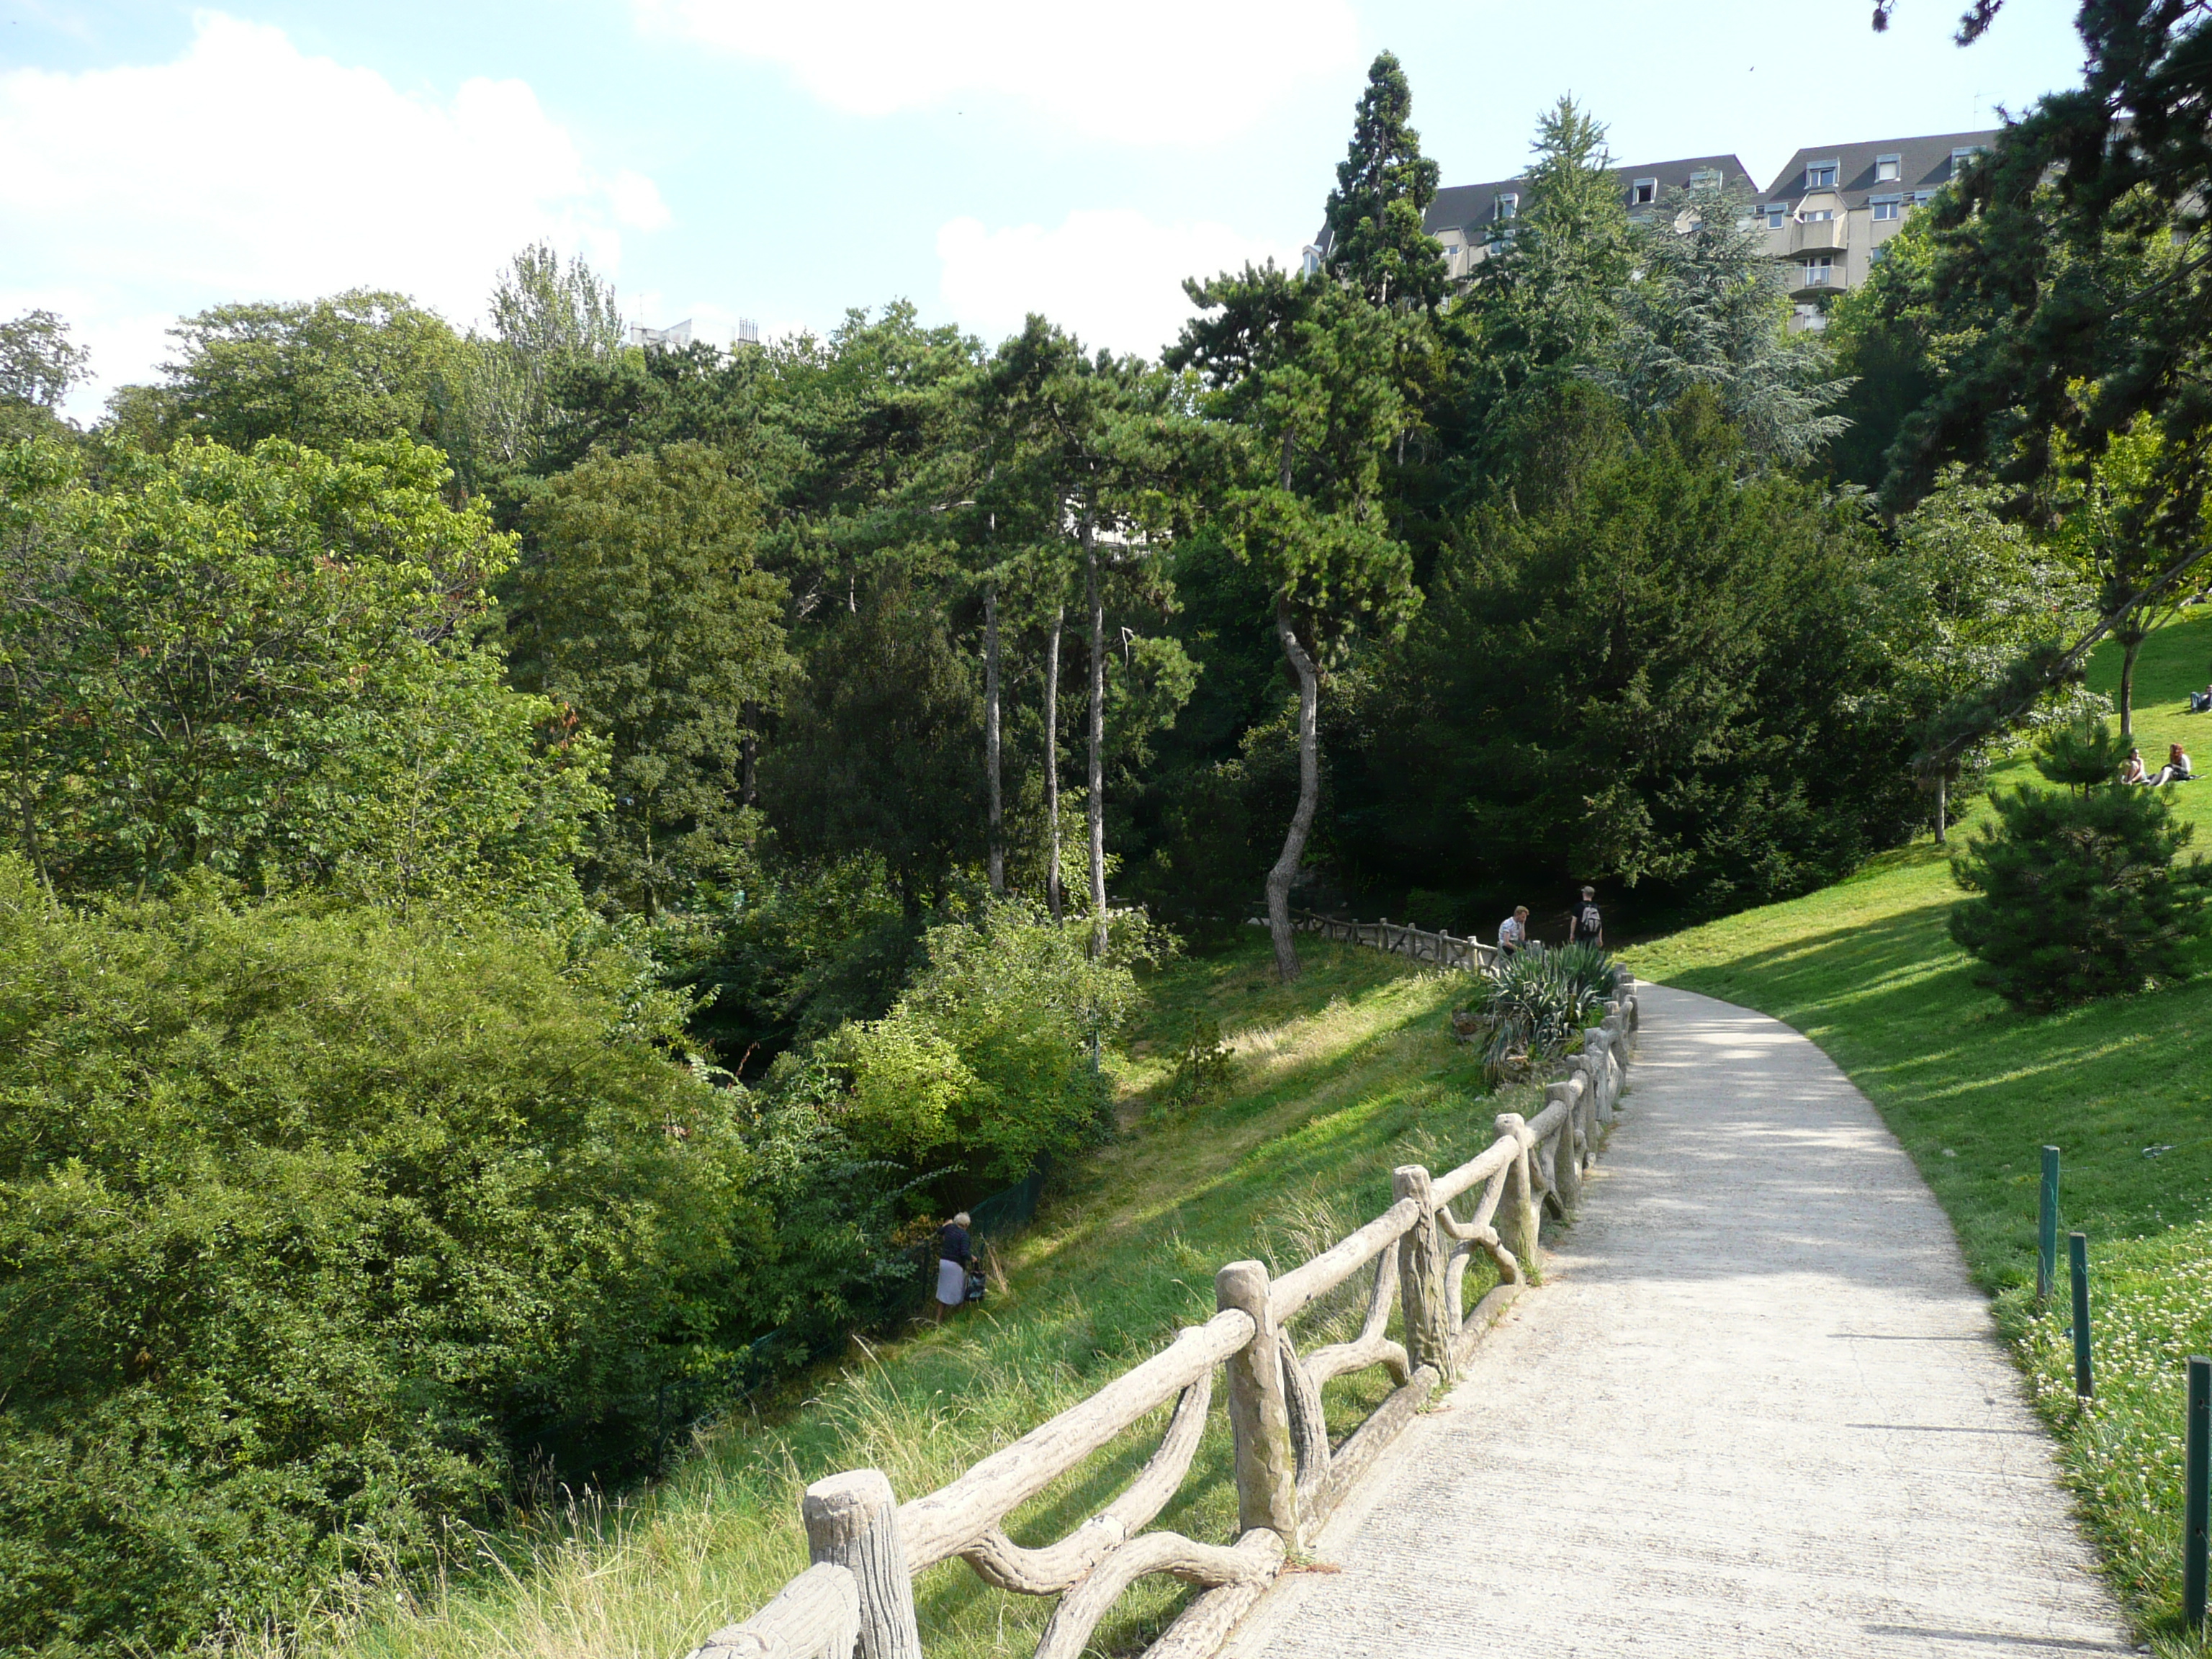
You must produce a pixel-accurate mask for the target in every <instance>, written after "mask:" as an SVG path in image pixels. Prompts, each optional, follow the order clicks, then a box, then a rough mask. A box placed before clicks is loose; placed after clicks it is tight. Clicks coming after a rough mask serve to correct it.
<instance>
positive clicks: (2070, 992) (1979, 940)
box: [1951, 720, 2212, 1011]
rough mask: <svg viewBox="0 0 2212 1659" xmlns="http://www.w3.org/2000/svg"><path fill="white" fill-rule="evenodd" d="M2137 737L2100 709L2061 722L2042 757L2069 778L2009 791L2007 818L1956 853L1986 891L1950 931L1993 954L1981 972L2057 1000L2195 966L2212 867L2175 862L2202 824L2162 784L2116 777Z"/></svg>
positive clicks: (2022, 991)
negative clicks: (2120, 734)
mask: <svg viewBox="0 0 2212 1659" xmlns="http://www.w3.org/2000/svg"><path fill="white" fill-rule="evenodd" d="M2125 753H2126V745H2125V744H2124V743H2123V742H2121V741H2120V740H2119V739H2118V738H2116V737H2115V736H2114V735H2113V733H2112V731H2111V729H2110V728H2109V727H2108V726H2106V724H2105V723H2104V722H2103V721H2101V720H2082V721H2080V722H2077V723H2076V724H2075V725H2073V726H2065V727H2060V728H2058V729H2057V730H2056V731H2054V732H2052V733H2051V736H2050V738H2047V739H2046V741H2045V745H2044V747H2043V750H2042V751H2041V752H2040V753H2039V754H2038V755H2037V757H2036V760H2035V765H2036V769H2037V770H2038V771H2039V772H2040V773H2042V775H2044V777H2045V779H2047V780H2048V781H2051V783H2053V784H2057V785H2060V786H2063V787H2060V788H2056V789H2039V788H2034V787H2028V786H2021V787H2015V788H2012V789H2008V790H2002V791H1999V792H1998V793H1996V795H1995V796H1994V797H1993V799H1992V802H1991V804H1992V805H1994V806H1995V807H1996V814H1997V819H1998V823H1997V824H1996V827H1995V829H1985V830H1984V831H1982V832H1980V833H1979V834H1977V835H1976V836H1974V837H1973V839H1972V841H1971V842H1969V843H1968V844H1967V845H1966V847H1965V848H1962V849H1960V851H1959V852H1957V853H1954V854H1953V855H1952V860H1951V871H1952V874H1953V876H1954V878H1955V879H1956V880H1957V881H1958V884H1959V885H1960V886H1961V887H1963V888H1965V889H1966V890H1967V891H1968V892H1970V893H1976V894H1978V895H1980V896H1978V897H1976V898H1970V899H1964V900H1961V901H1960V902H1959V903H1958V904H1956V905H1954V906H1953V907H1952V909H1951V937H1952V938H1953V939H1955V940H1957V941H1958V943H1959V944H1960V945H1961V946H1962V947H1964V948H1965V949H1966V950H1967V951H1970V952H1972V954H1973V955H1974V956H1975V957H1978V958H1980V960H1981V963H1982V969H1983V971H1982V972H1981V973H1980V974H1979V975H1977V978H1976V982H1977V983H1978V984H1980V985H1983V986H1984V987H1987V988H1989V989H1990V990H1993V991H1995V992H1996V993H1997V994H1998V995H2000V996H2002V997H2003V998H2004V999H2005V1000H2006V1001H2008V1002H2009V1003H2011V1004H2013V1005H2014V1006H2015V1007H2019V1008H2026V1009H2031V1010H2037V1011H2041V1010H2047V1009H2051V1008H2057V1007H2061V1006H2066V1005H2068V1004H2070V1003H2077V1002H2083V1001H2087V1000H2090V999H2091V998H2094V997H2101V996H2112V995H2116V994H2121V993H2124V992H2130V991H2139V990H2141V989H2142V987H2144V985H2145V984H2146V983H2148V982H2149V981H2157V980H2179V979H2182V978H2185V977H2187V975H2188V974H2189V972H2190V963H2189V959H2188V953H2189V947H2190V945H2191V944H2192V943H2193V942H2194V941H2195V940H2196V939H2198V938H2199V937H2201V935H2202V934H2203V931H2204V927H2205V923H2206V920H2207V918H2206V913H2205V908H2204V907H2205V896H2206V895H2205V891H2204V889H2205V887H2206V884H2208V883H2212V866H2206V865H2205V864H2204V863H2203V861H2202V860H2195V859H2192V860H2190V861H2189V862H2188V863H2187V864H2185V865H2183V866H2179V867H2178V868H2177V867H2176V866H2175V863H2174V860H2175V857H2176V855H2177V854H2179V852H2180V851H2181V849H2182V848H2184V847H2185V846H2186V845H2187V844H2188V842H2189V839H2190V826H2188V825H2187V824H2183V823H2175V822H2174V821H2173V811H2172V806H2171V805H2169V804H2168V803H2167V801H2166V798H2165V794H2164V792H2163V791H2160V790H2157V789H2150V788H2144V787H2129V786H2125V785H2122V784H2119V783H2116V782H2114V781H2112V780H2113V778H2114V777H2115V775H2116V774H2117V773H2118V768H2119V764H2120V761H2121V758H2122V757H2123V756H2124V754H2125Z"/></svg>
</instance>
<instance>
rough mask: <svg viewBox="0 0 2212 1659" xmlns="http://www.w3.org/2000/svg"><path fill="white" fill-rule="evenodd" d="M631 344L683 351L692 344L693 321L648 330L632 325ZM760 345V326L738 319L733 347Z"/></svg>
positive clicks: (746, 319) (749, 320)
mask: <svg viewBox="0 0 2212 1659" xmlns="http://www.w3.org/2000/svg"><path fill="white" fill-rule="evenodd" d="M629 343H631V344H632V345H634V346H657V347H659V349H661V350H663V351H681V350H683V349H684V347H686V346H688V345H690V343H691V319H690V318H689V317H686V318H685V319H684V320H683V321H682V322H680V323H671V324H670V325H668V326H667V327H666V328H647V327H646V326H645V325H643V324H641V323H632V324H631V325H629ZM730 343H731V345H732V346H757V345H758V344H759V343H761V337H760V325H759V324H758V323H757V322H755V321H754V320H753V319H751V318H750V317H740V318H738V329H737V332H736V333H734V334H732V336H731V337H730Z"/></svg>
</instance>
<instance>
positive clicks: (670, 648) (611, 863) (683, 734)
mask: <svg viewBox="0 0 2212 1659" xmlns="http://www.w3.org/2000/svg"><path fill="white" fill-rule="evenodd" d="M760 512H761V508H760V499H759V496H758V495H757V494H756V493H755V492H754V490H753V489H752V488H751V487H750V485H749V484H748V483H745V482H744V480H743V479H742V478H741V477H737V476H735V475H733V473H732V471H731V468H730V466H729V464H728V462H727V460H726V459H725V458H724V457H723V456H721V455H720V454H719V453H716V452H715V451H713V450H710V449H708V448H707V447H705V446H704V445H701V444H694V443H681V444H671V445H670V446H669V447H666V448H665V449H663V450H661V451H659V453H653V454H634V455H595V456H593V457H592V458H591V459H588V460H586V461H585V462H583V463H582V464H581V465H578V466H577V467H575V468H574V469H573V470H572V471H568V472H564V473H562V474H561V475H560V476H559V477H556V478H554V479H553V480H551V481H550V483H549V484H548V485H547V486H546V488H545V489H544V491H543V492H542V493H541V494H540V495H538V496H537V497H536V499H535V500H533V501H532V503H531V505H530V507H529V509H528V511H527V513H526V523H527V525H528V526H529V529H530V532H531V535H532V539H533V540H534V542H535V544H536V547H537V552H536V555H535V556H534V557H533V558H532V560H531V562H529V563H528V565H527V566H526V567H525V568H524V570H523V572H522V574H521V579H520V584H519V590H518V597H519V602H520V617H519V619H518V623H517V626H516V628H515V630H514V632H515V642H516V656H517V670H518V678H519V679H520V681H521V682H522V683H523V684H526V685H527V686H529V687H530V688H531V689H532V690H538V691H541V692H543V693H544V695H545V696H549V697H551V698H553V699H554V700H556V702H559V703H560V704H562V706H564V707H566V708H572V709H574V711H575V713H576V714H577V715H578V717H579V718H580V720H582V721H583V723H584V725H585V726H586V728H587V729H589V730H590V731H592V732H597V733H599V734H601V735H603V736H604V737H605V738H606V739H607V740H608V742H609V743H610V744H611V745H612V753H613V762H612V769H611V774H610V776H609V782H610V784H611V790H612V797H613V798H612V800H611V803H610V805H609V806H608V809H607V812H606V815H605V818H604V820H603V821H602V823H601V825H600V827H599V835H598V837H597V840H596V843H595V846H594V848H593V853H592V869H591V877H592V881H593V884H595V886H596V887H597V888H598V890H599V891H600V892H601V893H602V894H603V895H604V896H605V898H606V899H607V900H608V901H609V902H613V903H617V904H619V905H621V906H623V907H624V908H629V909H632V910H635V911H639V912H641V913H642V914H644V915H654V914H656V913H658V912H659V910H660V909H662V908H665V907H666V906H668V905H671V904H677V905H681V904H683V903H684V902H685V901H686V899H687V898H688V897H689V896H690V893H691V892H692V891H693V890H694V889H695V888H696V886H697V884H699V883H700V882H701V881H702V880H708V879H711V878H717V877H720V876H722V875H724V874H726V869H727V866H728V863H729V860H730V858H731V857H732V851H733V849H734V848H735V847H736V845H737V844H738V842H739V841H740V840H741V838H742V835H743V831H742V828H741V826H740V823H739V821H738V812H739V799H738V796H739V789H740V785H741V780H740V778H739V777H738V770H737V768H738V757H739V755H740V752H741V750H742V746H743V744H744V740H745V738H747V737H748V736H749V735H750V733H751V732H752V730H753V727H752V726H751V725H750V716H749V714H748V711H749V710H751V711H759V710H765V709H773V708H775V706H776V705H777V703H778V702H780V701H781V697H782V695H783V689H784V686H785V684H787V680H788V678H789V676H790V674H791V672H792V671H793V669H794V668H795V667H796V665H795V663H793V660H792V659H791V657H790V656H789V654H788V653H787V651H786V649H785V644H784V629H783V600H784V594H785V587H784V584H783V581H782V580H781V578H778V577H775V576H773V575H770V574H768V573H767V572H765V571H763V570H762V569H760V568H758V566H757V564H756V562H755V561H754V546H755V544H756V541H757V537H758V535H759V528H760Z"/></svg>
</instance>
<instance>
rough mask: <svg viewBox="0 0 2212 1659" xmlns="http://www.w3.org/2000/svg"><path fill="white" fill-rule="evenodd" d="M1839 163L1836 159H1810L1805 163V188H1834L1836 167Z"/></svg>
mask: <svg viewBox="0 0 2212 1659" xmlns="http://www.w3.org/2000/svg"><path fill="white" fill-rule="evenodd" d="M1839 165H1840V163H1838V162H1835V161H1808V162H1807V163H1806V164H1805V188H1806V189H1808V190H1833V189H1834V188H1835V187H1836V169H1837V167H1838V166H1839Z"/></svg>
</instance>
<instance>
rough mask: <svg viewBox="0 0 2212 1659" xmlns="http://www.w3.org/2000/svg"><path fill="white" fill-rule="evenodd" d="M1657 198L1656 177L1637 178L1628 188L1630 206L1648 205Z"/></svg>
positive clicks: (1657, 185) (1657, 186)
mask: <svg viewBox="0 0 2212 1659" xmlns="http://www.w3.org/2000/svg"><path fill="white" fill-rule="evenodd" d="M1658 199H1659V181H1658V180H1657V179H1638V180H1637V181H1636V183H1635V184H1634V185H1632V186H1631V187H1630V189H1629V192H1628V205H1629V206H1631V207H1650V205H1651V204H1653V203H1654V202H1656V201H1657V200H1658Z"/></svg>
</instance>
